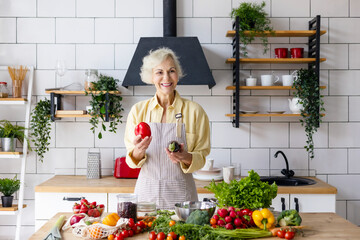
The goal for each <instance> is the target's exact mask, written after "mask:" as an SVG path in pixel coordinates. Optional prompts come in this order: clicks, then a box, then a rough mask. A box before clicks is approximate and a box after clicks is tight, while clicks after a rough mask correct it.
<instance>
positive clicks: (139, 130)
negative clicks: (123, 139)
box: [135, 122, 151, 139]
mask: <svg viewBox="0 0 360 240" xmlns="http://www.w3.org/2000/svg"><path fill="white" fill-rule="evenodd" d="M137 135H141V138H142V139H144V138H145V137H150V136H151V128H150V126H149V125H148V124H147V123H146V122H141V123H139V124H138V125H137V126H136V127H135V136H137Z"/></svg>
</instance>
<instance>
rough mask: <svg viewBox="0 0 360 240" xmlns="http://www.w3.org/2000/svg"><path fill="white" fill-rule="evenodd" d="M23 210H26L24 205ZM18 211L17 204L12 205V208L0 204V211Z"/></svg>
mask: <svg viewBox="0 0 360 240" xmlns="http://www.w3.org/2000/svg"><path fill="white" fill-rule="evenodd" d="M23 208H26V204H23ZM17 210H19V207H18V205H17V204H13V205H12V207H3V206H2V205H1V204H0V211H11V212H13V211H17Z"/></svg>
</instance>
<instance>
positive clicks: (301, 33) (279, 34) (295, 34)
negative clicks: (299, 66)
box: [226, 30, 326, 37]
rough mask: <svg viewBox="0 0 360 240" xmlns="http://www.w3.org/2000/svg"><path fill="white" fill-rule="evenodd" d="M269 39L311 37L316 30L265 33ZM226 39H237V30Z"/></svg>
mask: <svg viewBox="0 0 360 240" xmlns="http://www.w3.org/2000/svg"><path fill="white" fill-rule="evenodd" d="M250 32H251V31H245V35H249V34H250ZM325 33H326V31H325V30H321V31H320V36H321V35H324V34H325ZM265 34H266V36H267V37H310V36H313V35H315V34H316V31H315V30H287V31H274V33H273V34H271V32H270V31H265ZM226 37H235V30H229V31H227V32H226ZM255 37H261V34H260V33H259V34H256V35H255Z"/></svg>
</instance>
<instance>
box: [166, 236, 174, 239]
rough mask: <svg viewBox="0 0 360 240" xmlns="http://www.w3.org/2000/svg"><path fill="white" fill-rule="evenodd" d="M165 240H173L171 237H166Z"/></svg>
mask: <svg viewBox="0 0 360 240" xmlns="http://www.w3.org/2000/svg"><path fill="white" fill-rule="evenodd" d="M166 240H174V239H173V238H172V237H171V236H167V238H166Z"/></svg>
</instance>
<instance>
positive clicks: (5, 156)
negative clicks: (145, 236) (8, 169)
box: [0, 152, 23, 158]
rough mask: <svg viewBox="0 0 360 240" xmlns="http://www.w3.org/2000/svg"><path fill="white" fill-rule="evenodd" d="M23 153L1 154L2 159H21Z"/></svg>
mask: <svg viewBox="0 0 360 240" xmlns="http://www.w3.org/2000/svg"><path fill="white" fill-rule="evenodd" d="M22 154H23V153H22V152H0V158H21V157H22Z"/></svg>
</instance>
